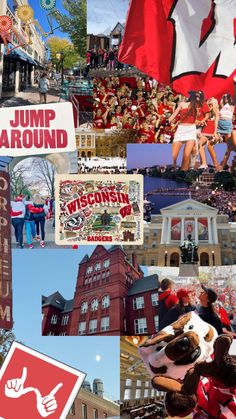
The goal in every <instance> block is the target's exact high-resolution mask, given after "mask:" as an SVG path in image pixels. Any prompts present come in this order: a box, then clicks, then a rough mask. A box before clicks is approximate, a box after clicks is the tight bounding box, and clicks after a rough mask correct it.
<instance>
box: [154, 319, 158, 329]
mask: <svg viewBox="0 0 236 419" xmlns="http://www.w3.org/2000/svg"><path fill="white" fill-rule="evenodd" d="M154 324H155V331H156V332H159V316H154Z"/></svg>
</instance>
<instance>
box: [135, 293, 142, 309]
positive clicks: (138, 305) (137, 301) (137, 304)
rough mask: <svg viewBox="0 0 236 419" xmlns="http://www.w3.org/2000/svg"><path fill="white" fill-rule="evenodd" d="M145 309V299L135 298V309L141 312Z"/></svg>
mask: <svg viewBox="0 0 236 419" xmlns="http://www.w3.org/2000/svg"><path fill="white" fill-rule="evenodd" d="M143 308H144V297H143V296H141V297H135V298H133V309H134V310H141V309H143Z"/></svg>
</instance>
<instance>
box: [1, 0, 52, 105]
mask: <svg viewBox="0 0 236 419" xmlns="http://www.w3.org/2000/svg"><path fill="white" fill-rule="evenodd" d="M23 4H24V5H28V4H29V2H28V0H24V1H22V0H1V1H0V15H7V16H8V17H9V18H10V19H12V22H13V25H14V28H15V31H16V32H17V33H18V34H19V36H20V38H21V39H22V37H23V39H27V38H28V35H27V33H26V30H25V27H24V24H23V22H22V21H21V20H20V19H19V17H18V15H17V13H16V10H17V7H18V6H22V5H23ZM29 29H30V39H31V40H30V41H29V39H28V45H26V47H25V48H22V47H18V48H15V49H14V48H13V46H16V45H19V41H18V40H17V38H16V36H13V37H12V44H13V45H11V48H13V49H12V51H11V52H10V54H8V55H7V54H5V53H4V51H5V45H4V43H3V40H2V39H1V37H0V97H2V96H4V97H5V96H8V95H13V94H15V93H18V92H19V91H22V90H25V88H26V87H27V86H32V85H34V75H35V70H41V69H43V68H45V62H46V45H45V42H44V41H43V39H42V36H41V35H40V34H39V32H38V31H37V30H36V27H35V25H34V23H33V22H32V23H31V24H30V27H29Z"/></svg>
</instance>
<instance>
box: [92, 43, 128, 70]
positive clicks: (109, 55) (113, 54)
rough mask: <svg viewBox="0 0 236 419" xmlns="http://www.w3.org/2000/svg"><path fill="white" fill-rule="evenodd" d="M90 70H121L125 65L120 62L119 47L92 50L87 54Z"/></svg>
mask: <svg viewBox="0 0 236 419" xmlns="http://www.w3.org/2000/svg"><path fill="white" fill-rule="evenodd" d="M86 64H87V69H88V70H93V69H98V68H103V69H107V70H109V71H113V70H116V69H117V70H121V69H122V68H123V67H124V66H125V65H124V64H122V63H120V62H119V61H118V47H111V48H98V49H95V48H92V49H90V50H88V51H87V53H86Z"/></svg>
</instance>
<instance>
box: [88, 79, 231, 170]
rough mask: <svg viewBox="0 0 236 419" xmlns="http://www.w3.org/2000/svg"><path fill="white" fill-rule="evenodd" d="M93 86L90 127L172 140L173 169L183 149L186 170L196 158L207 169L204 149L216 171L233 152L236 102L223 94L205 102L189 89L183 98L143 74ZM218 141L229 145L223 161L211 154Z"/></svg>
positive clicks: (160, 140) (98, 81) (155, 140)
mask: <svg viewBox="0 0 236 419" xmlns="http://www.w3.org/2000/svg"><path fill="white" fill-rule="evenodd" d="M234 83H236V77H235V78H234ZM93 85H94V93H93V99H94V102H93V126H94V128H96V129H121V128H125V129H133V130H135V131H136V134H137V136H136V141H137V142H138V143H170V142H171V143H172V155H173V167H174V168H175V167H176V163H177V159H178V156H179V153H180V150H181V148H182V147H183V146H184V151H183V159H182V166H181V168H182V170H184V171H187V170H189V169H190V168H194V167H195V164H196V160H197V157H198V155H199V156H200V160H201V165H200V168H202V169H206V168H207V162H206V154H205V148H206V147H207V148H208V151H209V153H210V156H211V158H212V163H213V166H214V167H215V168H216V170H221V168H222V167H224V166H225V165H226V164H227V162H228V159H229V157H230V154H231V152H232V151H235V149H236V114H235V106H234V99H233V98H232V97H231V96H230V95H229V94H227V93H226V94H224V95H223V97H222V98H221V100H220V101H218V100H217V99H216V98H210V99H208V100H207V101H206V100H205V97H204V92H203V91H200V90H199V91H190V92H189V97H188V98H186V97H184V96H183V95H180V94H177V93H176V92H174V91H173V90H172V89H171V87H170V86H164V85H162V84H159V83H158V82H157V81H156V80H154V79H153V78H151V77H146V76H145V77H141V76H136V77H120V78H119V77H116V76H110V75H109V76H108V77H105V78H94V79H93ZM235 85H236V84H235ZM220 142H225V143H226V144H227V150H226V153H225V156H224V158H223V160H222V162H219V161H218V159H217V153H216V150H215V145H217V144H218V143H220Z"/></svg>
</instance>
